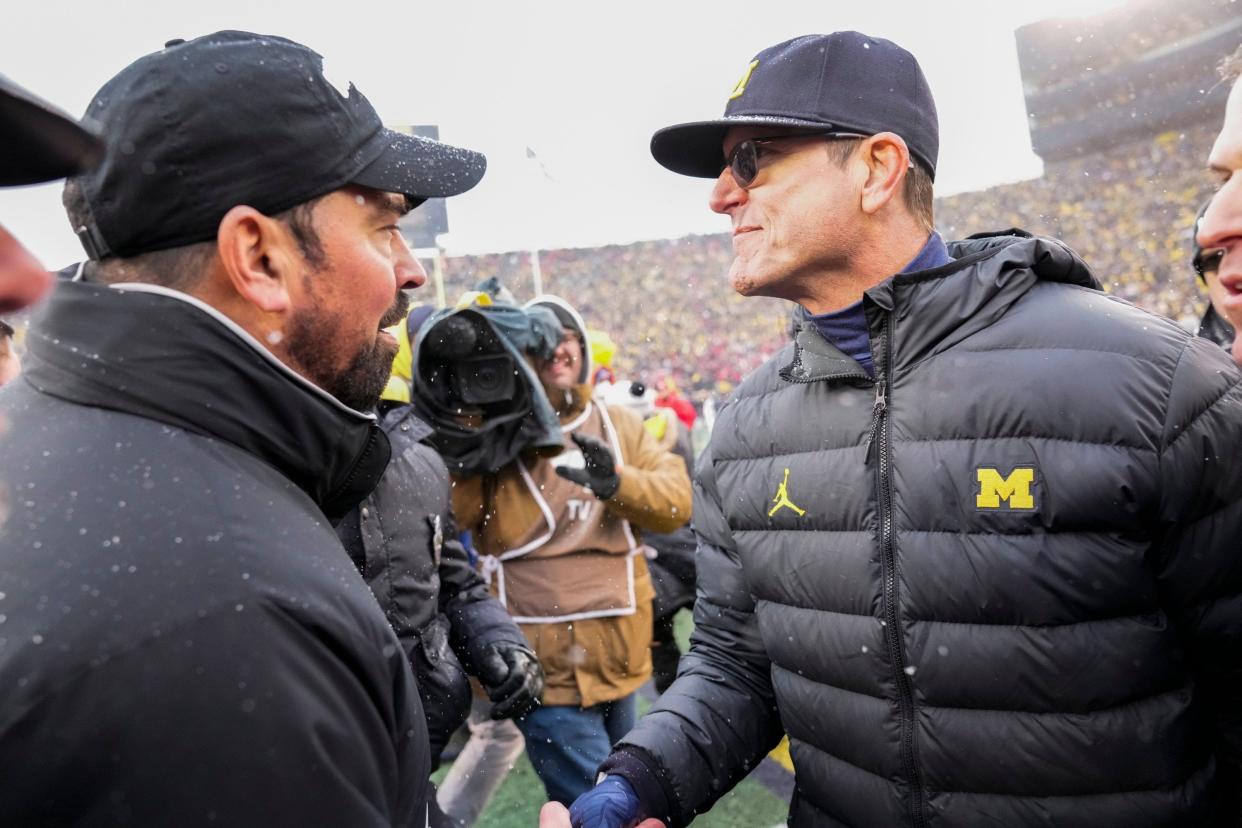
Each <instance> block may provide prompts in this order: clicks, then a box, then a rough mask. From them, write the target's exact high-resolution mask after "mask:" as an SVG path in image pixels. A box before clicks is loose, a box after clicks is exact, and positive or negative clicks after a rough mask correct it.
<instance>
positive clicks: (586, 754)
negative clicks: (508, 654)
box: [453, 295, 691, 803]
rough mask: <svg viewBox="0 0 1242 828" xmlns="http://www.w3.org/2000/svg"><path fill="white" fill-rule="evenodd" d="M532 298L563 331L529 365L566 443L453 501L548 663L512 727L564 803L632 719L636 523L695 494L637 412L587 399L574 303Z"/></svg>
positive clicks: (679, 519) (682, 506) (682, 510)
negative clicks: (536, 696) (536, 695)
mask: <svg viewBox="0 0 1242 828" xmlns="http://www.w3.org/2000/svg"><path fill="white" fill-rule="evenodd" d="M527 307H528V308H538V307H543V308H547V309H550V310H551V311H552V312H553V313H554V314H555V315H556V318H557V319H559V321H560V324H561V326H562V328H563V332H562V336H561V340H560V343H559V344H558V345H557V346H556V348H555V351H554V353H553V355H552V357H551V358H550V359H538V360H536V363H535V366H534V367H535V371H536V374H537V375H538V378H539V380H540V382H541V384H542V387H543V392H544V393H545V394H546V395H547V400H548V402H550V403H551V405H552V408H553V409H555V411H556V413H557V415H558V416H559V419H560V424H561V429H562V431H563V433H564V437H563V440H564V449H563V451H562V452H561V453H560V454H559V455H558V456H554V457H548V456H544V455H533V454H531V453H524V454H523V455H520V456H519V457H518V458H517V459H515V460H513V461H511V462H509V463H508V464H506V465H505V466H504V467H503V468H501V469H500V470H499V471H498V472H495V473H484V474H478V475H474V476H471V477H465V478H461V479H459V480H457V485H456V487H455V488H454V491H453V505H454V511H455V512H456V514H457V515H458V518H459V520H460V521H461V525H462V527H463V528H466V529H469V530H470V531H471V533H472V537H473V541H474V545H475V547H476V548H477V550H478V552H479V554H480V560H481V565H482V567H483V571H484V573H485V574H486V575H487V576H489V577H490V579H491V581H492V583H493V587H494V589H495V590H496V592H497V595H498V597H499V598H500V600H501V602H502V603H504V605H505V607H506V608H507V609H508V610H509V612H510V613H511V614H512V615H513V617H514V619H515V620H516V621H518V623H519V624H520V625H521V627H522V631H523V632H524V633H525V634H526V637H527V640H528V641H529V642H530V644H531V647H532V648H533V649H534V651H535V653H536V654H537V656H538V657H539V661H540V662H541V663H542V664H543V667H544V670H545V671H546V674H547V679H546V682H545V684H544V691H543V697H542V703H541V705H540V706H539V707H537V708H535V709H534V710H532V711H531V712H530V713H528V714H527V715H526V716H525V717H524V718H522V719H519V720H518V726H519V727H520V728H521V730H522V733H523V735H524V736H525V737H526V750H527V754H528V755H529V756H530V759H531V762H532V764H533V765H534V768H535V771H536V773H538V774H539V778H540V779H541V780H542V781H543V783H544V787H545V788H546V789H547V792H548V795H549V797H551V798H553V799H555V800H557V801H560V802H565V803H568V802H571V801H573V799H574V797H576V796H577V795H578V794H580V793H582V792H583V791H585V790H587V789H588V788H589V787H590V786H591V785H592V784H593V782H594V778H595V769H596V767H597V766H598V764H599V763H600V761H602V760H603V758H604V757H605V756H606V755H607V753H608V749H609V747H610V745H611V744H612V743H613V742H614V741H615V740H616V739H618V738H620V736H621V735H622V734H623V733H625V732H626V731H627V730H629V728H630V727H631V726H632V725H633V723H634V719H635V716H636V710H635V697H634V694H635V691H637V689H638V688H639V686H640V685H642V684H643V683H644V682H645V681H646V680H647V679H648V677H649V676H650V675H651V654H650V650H649V647H650V644H651V625H652V616H651V600H652V596H653V592H652V586H651V578H650V575H649V574H648V570H647V562H646V559H645V557H644V554H643V545H642V535H641V531H642V530H644V529H646V530H652V531H662V532H668V531H672V530H673V529H675V528H677V527H678V526H680V525H682V524H683V523H685V522H686V521H687V519H688V518H689V515H690V496H691V491H690V481H689V478H688V476H687V475H686V469H685V466H684V464H683V463H682V460H681V459H680V458H679V457H677V456H676V455H673V454H671V453H669V452H667V451H664V450H663V449H661V448H660V447H659V446H658V445H657V444H656V442H655V440H654V439H653V438H652V437H651V435H650V434H648V433H647V431H646V430H645V429H644V428H643V425H642V421H641V420H640V419H639V418H638V416H637V415H635V414H633V413H632V412H630V411H628V410H626V409H624V408H617V407H613V406H608V405H602V404H600V403H599V402H597V401H595V400H593V399H592V394H591V386H590V384H589V382H588V379H589V377H590V375H591V372H590V365H589V361H590V360H589V357H588V354H589V351H588V343H587V335H586V326H585V325H584V324H583V322H582V319H581V317H580V316H579V315H578V313H577V311H576V310H574V309H573V308H572V307H571V306H570V305H569V304H568V303H566V302H565V301H564V300H562V299H559V298H557V297H554V296H548V295H545V296H539V297H536V298H535V299H533V300H531V302H530V303H528V305H527Z"/></svg>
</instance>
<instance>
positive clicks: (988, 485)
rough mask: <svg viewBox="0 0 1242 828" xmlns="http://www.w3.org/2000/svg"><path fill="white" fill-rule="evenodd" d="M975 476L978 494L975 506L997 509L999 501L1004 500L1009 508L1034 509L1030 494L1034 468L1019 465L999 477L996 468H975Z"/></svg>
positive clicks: (1033, 480) (1033, 501)
mask: <svg viewBox="0 0 1242 828" xmlns="http://www.w3.org/2000/svg"><path fill="white" fill-rule="evenodd" d="M975 476H976V477H977V478H978V480H979V494H978V495H976V496H975V508H977V509H999V508H1000V506H1001V501H1002V500H1003V501H1005V502H1006V503H1007V504H1008V505H1009V508H1010V509H1034V508H1035V497H1034V496H1033V495H1032V494H1031V484H1032V483H1034V482H1035V469H1033V468H1031V467H1029V466H1028V467H1025V468H1022V467H1019V468H1016V469H1014V470H1013V471H1011V472H1010V473H1009V476H1008V477H1001V474H1000V472H999V471H997V470H996V469H988V468H983V469H976V470H975Z"/></svg>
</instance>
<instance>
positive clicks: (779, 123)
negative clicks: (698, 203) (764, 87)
mask: <svg viewBox="0 0 1242 828" xmlns="http://www.w3.org/2000/svg"><path fill="white" fill-rule="evenodd" d="M742 126H770V127H779V128H782V129H784V128H795V129H805V130H809V131H819V130H830V129H842V130H844V127H841V126H840V125H838V124H829V123H818V122H816V121H808V120H806V119H803V118H782V117H767V116H762V115H741V116H738V117H736V118H717V119H715V120H712V121H692V122H690V123H686V124H676V125H674V126H670V127H665V128H664V129H661V130H658V131H657V132H656V134H655V135H653V136H651V155H652V156H653V157H654V158H655V160H656V162H657V163H659V164H660V166H662V167H664V168H665V169H667V170H672V171H673V172H675V173H680V174H681V175H690V176H694V177H695V178H715V177H716V176H718V175H720V171H721V170H723V169H724V162H725V157H724V139H725V135H727V134H728V132H729V130H730V129H732V128H733V127H742Z"/></svg>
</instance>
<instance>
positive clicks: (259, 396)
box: [25, 282, 390, 521]
mask: <svg viewBox="0 0 1242 828" xmlns="http://www.w3.org/2000/svg"><path fill="white" fill-rule="evenodd" d="M27 347H28V355H29V360H28V364H27V371H26V374H25V377H26V380H27V381H28V382H29V383H30V384H31V385H32V386H34V387H35V388H37V389H38V390H39V391H42V392H44V393H46V394H50V395H52V396H55V397H59V398H61V399H65V400H68V401H70V402H75V403H78V404H81V405H88V406H93V407H96V408H104V409H109V410H113V411H120V412H124V413H127V414H133V415H136V416H139V417H144V418H146V419H150V420H155V421H157V422H162V423H166V424H168V425H170V426H174V427H176V428H181V429H184V430H186V431H190V432H193V433H195V434H201V435H204V436H208V437H215V438H218V439H220V440H223V441H224V442H227V443H231V444H232V445H234V446H237V447H238V448H240V449H241V450H243V451H245V452H247V453H248V454H252V455H254V456H256V457H258V458H259V459H261V460H264V461H265V462H267V463H269V464H270V465H272V466H274V467H275V468H276V469H277V470H279V471H280V472H281V473H282V474H284V475H285V476H286V477H287V478H288V479H289V480H290V481H292V482H293V483H294V484H296V485H297V486H298V488H300V489H302V490H303V491H304V492H306V494H307V495H308V496H310V498H311V499H312V500H314V501H315V503H316V504H317V505H318V506H319V508H320V509H321V510H322V511H323V512H324V514H325V515H326V516H327V517H328V518H329V519H330V520H333V521H335V520H338V519H339V518H340V517H341V516H342V515H344V514H345V513H346V512H347V511H349V509H351V508H352V507H353V506H354V505H356V504H357V503H358V502H360V501H361V500H362V499H363V498H364V497H366V495H367V494H369V493H370V492H371V490H372V489H374V488H375V484H376V483H377V482H378V481H379V478H380V476H381V475H382V474H383V472H384V468H385V467H386V466H387V465H388V458H389V451H390V450H389V445H388V439H387V437H385V436H384V434H383V432H382V431H381V430H380V428H379V426H378V425H377V424H376V421H375V418H374V417H373V416H371V415H369V414H364V413H362V412H359V411H355V410H353V409H351V408H348V407H347V406H345V405H344V404H342V403H341V402H339V401H338V400H337V399H336V398H334V397H332V396H331V395H329V394H328V393H327V392H325V391H323V390H322V389H320V388H318V387H317V386H315V385H314V384H312V383H310V382H309V381H307V380H306V379H304V378H303V377H301V376H299V375H298V374H296V373H294V372H293V371H292V370H291V369H289V368H288V367H287V366H285V365H284V364H283V363H281V362H280V361H279V360H277V359H276V357H275V356H273V355H272V354H271V353H270V352H269V351H268V350H267V349H266V348H264V347H263V346H262V345H260V344H259V343H258V342H257V341H256V340H255V339H254V338H253V337H251V336H250V335H249V334H247V333H246V332H245V331H243V330H242V329H241V328H240V327H238V326H237V325H236V324H234V323H233V322H232V321H231V320H229V319H228V318H227V317H225V316H224V315H223V314H221V313H220V312H219V311H217V310H215V309H214V308H212V307H210V306H209V305H206V304H204V303H202V302H200V301H198V300H197V299H194V298H193V297H190V296H187V295H186V294H183V293H179V292H177V291H172V290H168V289H166V288H161V287H157V286H153V285H139V284H131V285H123V286H113V287H108V286H105V285H99V284H93V283H87V282H62V283H60V284H59V285H58V286H57V289H56V292H55V293H54V294H53V296H52V299H51V300H50V301H49V302H48V304H47V306H46V307H45V309H44V310H43V311H42V312H41V314H40V316H39V317H37V318H36V319H35V322H34V324H33V325H32V326H31V329H30V334H29V337H28V339H27Z"/></svg>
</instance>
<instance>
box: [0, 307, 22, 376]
mask: <svg viewBox="0 0 1242 828" xmlns="http://www.w3.org/2000/svg"><path fill="white" fill-rule="evenodd" d="M15 333H16V332H15V331H14V330H13V326H12V325H10V324H9V323H8V322H5V321H3V320H0V385H5V384H7V383H10V382H12V381H13V380H15V379H17V375H18V374H20V373H21V372H22V362H21V360H20V359H19V358H18V356H17V345H16V343H14V342H13V336H14V334H15Z"/></svg>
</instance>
